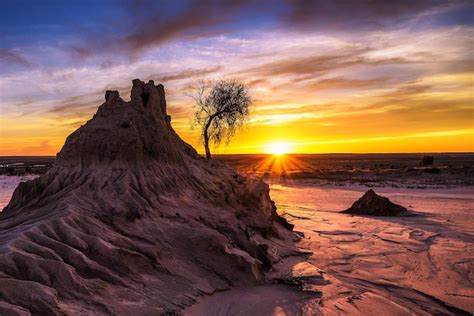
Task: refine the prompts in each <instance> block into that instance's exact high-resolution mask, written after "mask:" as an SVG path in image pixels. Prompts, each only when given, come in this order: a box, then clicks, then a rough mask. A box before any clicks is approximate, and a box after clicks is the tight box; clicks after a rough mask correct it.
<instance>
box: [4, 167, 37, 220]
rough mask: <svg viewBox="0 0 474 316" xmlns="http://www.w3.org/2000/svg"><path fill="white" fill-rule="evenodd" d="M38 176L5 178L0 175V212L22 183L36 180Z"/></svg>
mask: <svg viewBox="0 0 474 316" xmlns="http://www.w3.org/2000/svg"><path fill="white" fill-rule="evenodd" d="M37 177H38V175H25V176H18V177H17V176H5V175H0V211H1V210H2V209H3V208H4V207H5V206H6V205H7V204H8V202H9V201H10V198H11V197H12V194H13V191H15V188H16V187H17V186H18V183H20V182H22V181H28V180H31V179H34V178H37Z"/></svg>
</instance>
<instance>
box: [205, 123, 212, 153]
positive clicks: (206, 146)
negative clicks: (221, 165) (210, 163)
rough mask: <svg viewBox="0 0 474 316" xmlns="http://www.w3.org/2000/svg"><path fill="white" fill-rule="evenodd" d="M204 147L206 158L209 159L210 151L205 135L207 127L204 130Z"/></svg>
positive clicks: (207, 137)
mask: <svg viewBox="0 0 474 316" xmlns="http://www.w3.org/2000/svg"><path fill="white" fill-rule="evenodd" d="M204 148H205V149H206V159H207V160H209V159H211V151H210V150H209V136H208V135H207V128H206V129H205V130H204Z"/></svg>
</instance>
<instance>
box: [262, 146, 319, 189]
mask: <svg viewBox="0 0 474 316" xmlns="http://www.w3.org/2000/svg"><path fill="white" fill-rule="evenodd" d="M275 149H278V150H275V151H274V152H275V154H269V155H266V156H264V158H263V159H262V160H261V161H260V162H259V163H258V164H257V165H256V166H255V167H254V168H253V172H254V173H255V174H257V175H260V176H262V177H265V178H266V179H267V180H268V181H269V182H270V183H277V182H282V181H285V182H287V181H290V182H291V181H292V178H293V175H294V174H301V172H305V171H308V172H309V171H314V167H313V166H312V165H310V164H308V163H306V162H304V161H302V160H301V159H299V158H298V156H297V155H292V154H287V153H285V152H284V150H283V149H284V148H280V147H275ZM280 149H282V150H280Z"/></svg>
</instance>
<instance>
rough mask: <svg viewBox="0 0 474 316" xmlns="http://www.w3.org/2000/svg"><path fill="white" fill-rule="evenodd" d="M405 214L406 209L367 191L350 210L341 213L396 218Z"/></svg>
mask: <svg viewBox="0 0 474 316" xmlns="http://www.w3.org/2000/svg"><path fill="white" fill-rule="evenodd" d="M404 212H407V209H406V208H404V207H403V206H401V205H398V204H395V203H392V202H390V200H389V199H388V198H386V197H383V196H380V195H378V194H377V193H375V192H374V190H369V191H367V192H365V193H364V195H363V196H362V197H361V198H360V199H358V200H357V201H355V202H354V204H352V206H351V207H350V208H348V209H347V210H345V211H342V212H341V213H347V214H357V215H372V216H396V215H399V214H400V213H404Z"/></svg>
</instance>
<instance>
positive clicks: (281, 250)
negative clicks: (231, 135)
mask: <svg viewBox="0 0 474 316" xmlns="http://www.w3.org/2000/svg"><path fill="white" fill-rule="evenodd" d="M285 223H286V221H285V220H284V219H283V218H280V217H279V216H278V215H277V213H276V210H275V208H274V206H273V205H272V201H271V199H270V196H269V188H268V185H267V184H265V183H264V182H262V181H260V180H256V179H253V178H248V177H243V176H241V175H240V174H238V173H237V172H236V171H234V170H233V169H231V168H229V167H227V166H226V165H224V164H222V163H218V162H215V161H206V160H204V159H202V158H201V157H200V155H198V154H197V153H196V151H195V150H194V149H193V148H192V147H191V146H190V145H188V144H186V143H185V142H184V141H182V140H181V139H180V138H179V136H178V135H177V134H176V133H175V132H174V131H173V129H172V127H171V124H170V117H169V116H168V115H167V112H166V100H165V92H164V89H163V86H162V85H155V84H154V83H153V82H152V81H150V82H148V83H144V82H142V81H140V80H134V81H133V88H132V92H131V101H129V102H125V101H123V100H122V98H121V97H120V96H119V93H118V92H117V91H107V92H106V94H105V102H104V103H103V104H102V105H101V106H100V107H99V108H98V110H97V113H96V114H95V115H94V117H93V118H92V119H91V120H90V121H88V122H87V123H86V124H85V125H84V126H81V127H80V128H79V129H77V130H76V131H75V132H73V133H72V134H71V135H70V136H69V137H68V138H67V140H66V143H65V145H64V147H63V148H62V149H61V151H60V152H59V153H58V155H57V159H56V162H55V164H54V166H53V167H52V168H51V169H50V170H49V171H48V172H47V173H45V174H44V175H42V176H41V177H39V178H37V179H35V180H32V181H28V182H25V183H21V184H20V185H19V186H18V188H17V189H16V190H15V192H14V194H13V197H12V199H11V201H10V203H9V204H8V205H7V206H6V207H5V209H4V210H3V212H2V213H0V314H2V315H3V314H7V313H11V314H15V313H16V314H28V313H32V314H48V315H55V314H74V315H80V314H93V313H95V314H123V315H144V314H146V315H153V314H159V313H163V312H169V311H179V310H180V309H182V308H183V307H185V306H188V305H190V304H192V303H193V302H194V301H195V299H196V298H197V297H199V296H200V295H204V294H209V293H212V292H215V291H218V290H223V289H227V288H229V287H232V286H239V285H252V284H259V283H262V282H265V281H266V275H265V271H266V270H269V269H271V268H272V265H273V264H274V263H275V262H277V261H278V260H279V258H280V257H281V256H287V255H290V254H294V253H296V252H297V249H296V248H295V247H294V246H293V244H292V242H291V240H292V238H294V235H293V233H292V232H291V231H290V230H288V228H291V226H290V225H288V223H286V224H285ZM284 226H286V227H284Z"/></svg>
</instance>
